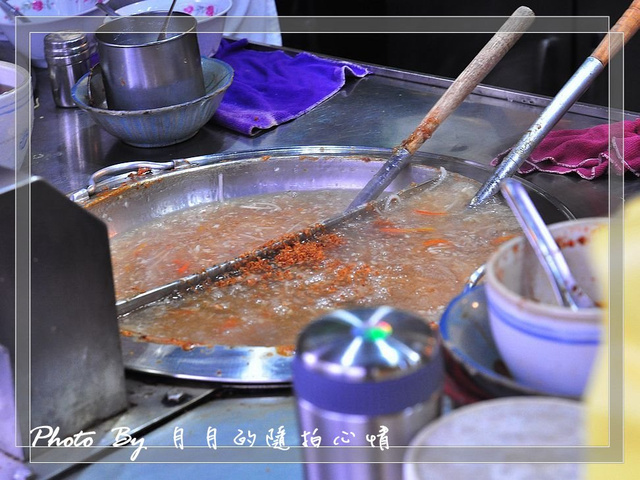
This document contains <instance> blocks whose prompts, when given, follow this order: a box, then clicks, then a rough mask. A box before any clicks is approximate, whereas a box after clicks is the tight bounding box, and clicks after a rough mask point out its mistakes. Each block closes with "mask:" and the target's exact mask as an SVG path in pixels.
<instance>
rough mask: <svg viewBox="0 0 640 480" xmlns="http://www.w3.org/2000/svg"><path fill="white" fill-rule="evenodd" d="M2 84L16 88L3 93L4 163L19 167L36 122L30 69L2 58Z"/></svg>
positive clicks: (0, 131)
mask: <svg viewBox="0 0 640 480" xmlns="http://www.w3.org/2000/svg"><path fill="white" fill-rule="evenodd" d="M0 84H1V85H4V86H7V87H12V88H13V89H12V90H10V91H8V92H5V93H2V94H0V166H3V167H7V168H11V169H18V168H20V166H21V165H22V163H23V162H24V161H25V159H26V157H27V155H28V153H29V134H30V133H31V127H32V125H33V123H32V122H33V115H31V111H30V110H31V108H32V105H33V102H32V99H31V82H29V72H27V71H26V70H25V69H24V68H22V67H20V66H18V65H14V64H13V63H9V62H0Z"/></svg>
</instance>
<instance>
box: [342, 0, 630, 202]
mask: <svg viewBox="0 0 640 480" xmlns="http://www.w3.org/2000/svg"><path fill="white" fill-rule="evenodd" d="M639 1H640V0H639ZM533 20H534V14H533V12H532V11H531V9H530V8H528V7H525V6H522V7H518V8H517V9H516V11H515V12H513V14H512V15H511V17H509V19H508V20H507V21H506V22H505V23H504V25H502V27H501V28H500V30H498V32H497V33H496V34H495V35H494V36H493V37H492V38H491V40H489V42H488V43H487V44H486V45H485V46H484V48H483V49H482V50H480V52H479V53H478V54H477V55H476V57H475V58H474V59H473V60H472V61H471V63H469V65H467V67H466V68H465V69H464V70H463V71H462V73H461V74H460V75H459V76H458V78H456V79H455V81H454V82H453V83H452V84H451V85H450V86H449V88H448V89H447V90H446V91H445V92H444V94H443V95H442V97H440V99H439V100H438V101H437V102H436V104H435V105H434V106H433V107H432V108H431V110H429V113H427V115H426V116H425V117H424V119H423V120H422V122H420V125H418V127H417V128H416V129H415V130H414V131H413V132H412V133H411V135H409V137H407V138H406V139H405V140H404V141H403V142H402V143H401V144H400V145H398V146H397V147H396V148H395V149H394V152H393V155H391V158H389V160H387V161H386V162H385V164H384V165H383V166H382V168H380V170H379V171H378V172H377V173H376V174H375V175H374V176H373V177H372V178H371V180H369V182H368V183H367V184H366V185H365V186H364V188H363V189H362V190H361V191H360V192H359V193H358V195H356V198H355V199H354V200H353V201H352V202H351V204H350V205H349V206H348V207H347V210H346V211H349V210H353V209H354V208H358V207H359V206H361V205H364V204H365V203H367V202H370V201H371V200H373V199H375V198H377V197H378V195H380V194H381V193H382V192H383V191H384V189H385V188H387V186H388V185H389V184H390V183H391V182H392V181H393V179H394V178H395V177H397V176H398V174H399V173H400V171H401V170H402V169H403V168H404V167H405V166H406V165H407V164H408V163H409V160H410V159H411V156H412V155H413V154H414V153H415V152H416V151H417V150H418V149H419V148H420V147H421V146H422V144H423V143H424V142H425V141H426V140H428V139H429V138H431V136H432V135H433V133H434V132H435V130H436V129H437V128H438V126H439V125H440V124H441V123H442V122H443V121H444V120H445V119H446V118H447V117H448V116H449V115H450V114H451V113H452V112H453V111H454V110H455V109H456V108H458V106H459V105H460V104H461V103H462V102H463V100H464V99H465V98H467V97H468V96H469V94H470V93H471V92H472V91H473V89H474V88H476V87H477V86H478V84H479V83H480V82H481V81H482V79H484V77H486V76H487V74H488V73H489V72H490V71H491V70H492V69H493V67H495V66H496V64H497V63H498V62H499V61H500V60H501V59H502V57H504V55H505V54H506V53H507V52H508V51H509V50H510V49H511V47H512V46H513V45H514V44H515V43H516V42H517V41H518V39H519V38H520V37H521V36H522V34H523V33H524V32H525V31H526V30H527V29H528V28H529V26H530V25H531V24H532V23H533Z"/></svg>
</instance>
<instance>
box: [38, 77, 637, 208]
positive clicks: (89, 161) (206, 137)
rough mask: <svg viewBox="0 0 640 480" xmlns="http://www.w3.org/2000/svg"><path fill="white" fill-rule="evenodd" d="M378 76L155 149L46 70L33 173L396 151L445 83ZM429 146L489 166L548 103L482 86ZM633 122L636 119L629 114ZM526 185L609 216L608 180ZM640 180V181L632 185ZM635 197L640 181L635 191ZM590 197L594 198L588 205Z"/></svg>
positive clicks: (598, 112) (590, 116)
mask: <svg viewBox="0 0 640 480" xmlns="http://www.w3.org/2000/svg"><path fill="white" fill-rule="evenodd" d="M372 69H373V71H374V74H373V75H370V76H368V77H366V78H363V79H359V80H354V79H351V80H349V82H348V84H347V85H346V87H345V88H343V89H342V90H341V91H340V92H339V93H338V94H337V95H335V96H334V97H333V98H331V99H330V100H328V101H327V102H325V103H323V104H321V105H319V106H318V107H316V108H315V109H313V110H312V111H311V112H309V113H307V114H305V115H303V116H301V117H299V118H297V119H295V120H293V121H291V122H288V123H285V124H283V125H280V126H278V127H276V128H274V129H272V130H269V131H266V132H263V133H260V134H258V135H256V136H254V137H246V136H243V135H240V134H237V133H234V132H232V131H229V130H226V129H224V128H222V127H218V126H216V125H215V124H214V123H209V124H208V125H206V126H205V127H204V128H202V129H201V131H200V132H199V133H198V134H197V135H196V136H195V137H194V138H192V139H191V140H189V141H187V142H184V143H182V144H179V145H174V146H171V147H165V148H157V149H141V148H136V147H131V146H128V145H126V144H124V143H122V142H121V141H119V140H118V139H116V138H114V137H112V136H111V135H110V134H108V133H107V132H105V131H104V130H103V129H102V128H101V127H99V126H98V125H96V124H94V123H93V122H92V121H91V120H90V118H89V117H88V115H87V114H86V113H84V112H82V111H80V110H78V109H60V108H56V107H55V106H54V104H53V101H52V97H51V92H50V91H49V86H48V79H47V76H46V72H45V71H42V70H38V71H37V72H36V77H37V84H38V92H37V93H38V98H39V102H38V107H37V108H36V110H35V124H34V130H33V139H32V146H31V148H32V150H31V153H32V163H31V168H32V173H33V174H35V175H40V176H42V177H44V178H45V179H47V180H48V181H50V182H51V183H52V184H53V185H54V186H55V187H56V188H58V189H59V190H61V191H62V192H65V193H67V192H70V191H73V190H77V189H79V188H82V187H85V186H86V185H87V183H88V179H89V176H90V175H91V174H92V173H93V172H95V171H97V170H99V169H100V168H102V167H105V166H107V165H112V164H114V163H120V162H125V161H131V160H151V161H167V160H170V159H176V158H186V157H192V156H198V155H203V154H209V153H220V152H238V151H246V150H258V149H269V148H277V147H283V146H299V145H337V146H348V145H356V146H371V147H386V148H392V147H394V146H396V145H397V144H399V143H400V142H401V141H402V140H403V139H404V138H406V137H407V136H408V135H409V134H410V133H411V131H412V130H413V129H414V128H415V127H416V126H417V125H418V123H419V122H420V120H421V119H422V117H423V116H424V115H425V114H426V112H427V111H428V110H429V109H430V108H431V106H432V105H433V104H434V103H435V102H436V100H437V99H438V98H439V96H440V95H441V94H442V92H443V91H444V89H445V88H446V86H448V84H449V83H450V81H449V80H445V79H439V78H435V77H430V76H425V75H418V74H412V73H409V72H402V71H395V70H391V69H384V68H377V67H372ZM476 92H477V94H474V95H472V96H470V97H469V98H468V99H467V101H465V102H464V104H463V105H462V106H461V107H460V108H459V109H458V110H457V111H456V112H455V113H454V114H453V115H452V116H451V117H450V118H449V119H447V121H445V122H444V124H443V125H442V126H441V127H440V128H439V129H438V130H437V131H436V133H435V134H434V135H433V137H432V138H431V139H430V140H429V141H427V142H426V143H425V145H423V147H422V148H421V151H425V152H430V153H435V154H439V155H444V156H448V157H455V158H460V159H464V160H470V161H473V162H477V163H479V164H483V165H488V164H489V162H490V161H491V159H493V158H494V157H495V156H496V155H497V154H499V153H501V152H503V151H504V150H506V149H507V148H509V147H511V146H512V145H513V144H514V143H515V142H516V141H517V140H518V139H519V138H520V136H521V135H522V134H523V133H524V132H525V131H526V130H527V128H528V127H529V126H530V125H531V124H532V123H533V121H534V120H535V119H536V118H537V117H538V115H539V114H540V112H541V111H542V108H543V107H544V106H545V105H546V103H547V102H548V99H546V98H542V97H537V96H533V95H528V94H523V93H517V92H510V91H506V90H501V89H496V88H490V87H479V88H478V89H477V90H476ZM629 116H631V114H629ZM607 118H608V111H607V109H605V108H602V107H595V106H589V105H577V106H575V107H574V108H573V109H572V110H571V111H570V112H569V113H568V114H566V115H565V117H564V118H563V119H562V120H561V121H560V123H559V124H558V126H557V128H586V127H590V126H593V125H597V124H602V123H605V122H606V121H607ZM527 179H528V180H530V181H532V182H533V183H535V184H538V185H539V186H541V187H542V188H544V189H546V190H548V191H550V192H551V193H554V194H555V193H556V192H557V193H558V194H559V195H558V198H559V199H560V200H561V201H563V202H564V203H565V204H566V205H567V206H568V207H569V208H570V209H571V210H572V211H573V213H574V215H576V216H577V217H583V216H589V215H604V214H607V212H608V207H607V206H606V198H607V194H608V182H607V178H606V177H605V178H600V179H597V180H594V181H591V182H587V181H585V180H582V179H580V178H579V177H577V176H574V175H564V176H560V175H551V174H543V173H536V174H534V175H529V176H528V177H527ZM633 183H635V184H637V182H633ZM631 190H632V191H636V188H635V185H633V186H632V187H631ZM585 198H588V199H589V201H586V202H585Z"/></svg>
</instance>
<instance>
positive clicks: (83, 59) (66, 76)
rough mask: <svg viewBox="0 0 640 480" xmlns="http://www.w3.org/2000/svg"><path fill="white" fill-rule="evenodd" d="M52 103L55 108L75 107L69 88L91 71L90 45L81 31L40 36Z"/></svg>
mask: <svg viewBox="0 0 640 480" xmlns="http://www.w3.org/2000/svg"><path fill="white" fill-rule="evenodd" d="M44 53H45V58H46V59H47V64H48V66H49V79H50V81H51V90H52V92H53V100H54V101H55V103H56V105H57V106H58V107H67V108H68V107H75V106H76V105H75V103H74V102H73V98H72V97H71V88H72V87H73V86H74V85H75V84H76V82H77V81H78V80H80V78H81V77H82V76H83V75H84V74H85V73H87V72H88V71H89V69H90V68H91V45H90V43H89V40H88V38H87V35H85V34H84V33H81V32H55V33H49V34H48V35H46V36H45V37H44Z"/></svg>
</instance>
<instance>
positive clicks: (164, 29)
mask: <svg viewBox="0 0 640 480" xmlns="http://www.w3.org/2000/svg"><path fill="white" fill-rule="evenodd" d="M177 1H178V0H173V1H172V2H171V7H169V11H168V12H167V16H166V17H165V19H164V23H163V24H162V28H161V29H160V33H159V34H158V42H159V41H161V40H164V39H165V38H167V27H168V26H169V20H171V15H172V14H173V9H174V8H175V6H176V2H177Z"/></svg>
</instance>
